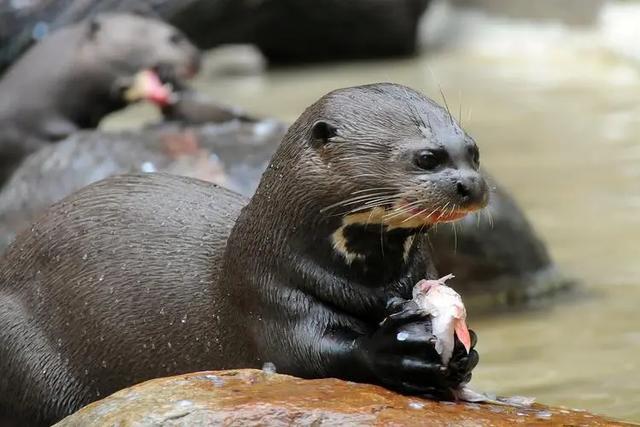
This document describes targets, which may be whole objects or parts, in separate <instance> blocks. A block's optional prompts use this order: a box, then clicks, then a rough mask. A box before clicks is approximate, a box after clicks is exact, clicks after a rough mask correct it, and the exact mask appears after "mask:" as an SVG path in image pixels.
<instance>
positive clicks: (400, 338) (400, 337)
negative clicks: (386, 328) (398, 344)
mask: <svg viewBox="0 0 640 427" xmlns="http://www.w3.org/2000/svg"><path fill="white" fill-rule="evenodd" d="M407 338H409V334H408V333H406V332H398V335H396V339H397V340H398V341H406V339H407Z"/></svg>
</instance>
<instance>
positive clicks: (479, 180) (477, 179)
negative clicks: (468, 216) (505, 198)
mask: <svg viewBox="0 0 640 427" xmlns="http://www.w3.org/2000/svg"><path fill="white" fill-rule="evenodd" d="M456 193H457V195H458V198H459V200H460V205H461V206H462V207H464V208H467V209H469V210H476V209H482V208H484V207H485V206H487V203H488V202H489V186H488V185H487V181H485V179H484V178H483V177H482V176H481V175H480V174H478V173H475V172H474V173H466V174H463V175H461V176H460V177H459V178H458V180H457V182H456Z"/></svg>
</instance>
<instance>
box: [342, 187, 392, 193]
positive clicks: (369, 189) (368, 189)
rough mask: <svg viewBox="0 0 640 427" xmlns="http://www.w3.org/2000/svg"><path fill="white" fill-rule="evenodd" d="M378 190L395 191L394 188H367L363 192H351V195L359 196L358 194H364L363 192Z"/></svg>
mask: <svg viewBox="0 0 640 427" xmlns="http://www.w3.org/2000/svg"><path fill="white" fill-rule="evenodd" d="M378 190H395V188H393V187H374V188H367V189H365V190H357V191H353V192H352V193H351V194H360V193H365V192H368V191H378Z"/></svg>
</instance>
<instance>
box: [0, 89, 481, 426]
mask: <svg viewBox="0 0 640 427" xmlns="http://www.w3.org/2000/svg"><path fill="white" fill-rule="evenodd" d="M487 193H488V191H487V186H486V184H485V182H484V180H483V179H482V178H481V177H480V175H479V174H478V150H477V147H476V145H475V143H474V141H473V140H472V139H471V138H470V137H469V136H467V135H466V134H465V133H464V131H462V129H460V128H459V126H458V125H457V124H456V123H455V121H454V120H453V119H452V118H451V117H450V115H448V113H447V112H446V111H444V110H443V109H442V108H441V107H439V106H438V105H437V104H435V103H433V102H432V101H430V100H428V99H427V98H425V97H424V96H423V95H421V94H418V93H417V92H414V91H412V90H411V89H408V88H405V87H402V86H397V85H392V84H378V85H369V86H361V87H355V88H347V89H341V90H337V91H334V92H331V93H330V94H328V95H326V96H324V97H323V98H321V99H320V100H319V101H318V102H316V103H315V104H314V105H312V106H311V107H309V108H308V109H307V110H306V111H305V112H304V113H303V114H302V115H301V116H300V118H299V119H298V120H297V121H296V122H295V123H294V124H293V125H292V126H291V128H290V129H289V131H288V133H287V135H286V136H285V138H284V139H283V142H282V144H281V145H280V147H279V148H278V150H277V151H276V153H275V155H274V156H273V159H272V162H271V164H270V166H269V167H268V168H267V171H266V172H265V173H264V175H263V177H262V180H261V183H260V186H259V188H258V190H257V191H256V193H255V195H254V196H253V198H252V199H251V200H250V201H249V202H248V204H247V205H246V206H245V207H244V208H242V206H243V205H245V203H246V199H244V198H242V197H241V196H239V195H237V194H235V193H232V192H230V191H228V190H223V189H221V188H219V187H216V186H213V185H211V184H206V183H203V182H201V181H196V180H192V179H188V178H181V177H175V176H169V175H153V174H150V175H142V176H138V175H129V176H127V175H125V176H120V177H114V178H110V179H107V180H104V181H101V182H99V183H96V184H93V185H91V186H89V187H85V188H84V189H82V190H80V191H78V192H77V193H75V194H73V195H72V196H70V197H68V198H67V199H65V200H63V201H62V202H60V203H58V204H56V205H54V206H53V207H52V208H50V209H49V210H48V211H47V212H46V213H45V214H44V215H42V216H41V217H40V219H39V220H38V221H37V222H36V223H35V224H34V225H33V227H32V228H31V230H28V231H25V232H24V233H21V234H20V235H19V236H18V237H17V239H16V241H15V242H14V243H13V245H12V246H10V247H9V249H8V250H7V252H6V253H5V255H4V256H3V257H2V258H0V266H1V270H0V325H2V328H0V371H2V372H3V375H2V377H0V414H2V413H4V414H12V415H13V416H15V417H18V418H19V419H24V420H32V422H35V421H37V422H39V423H51V422H53V421H56V420H58V419H59V418H61V417H63V416H65V415H67V414H69V413H71V412H73V411H74V410H76V409H78V408H79V407H81V406H83V405H85V404H87V403H89V402H91V401H92V400H95V399H97V398H99V397H100V396H104V395H106V394H109V393H112V392H114V391H116V390H118V389H121V388H124V387H126V386H129V385H131V384H134V383H137V382H140V381H143V380H145V379H149V378H153V377H157V376H164V375H168V374H176V373H181V372H187V371H197V370H205V369H227V368H238V367H260V366H261V365H262V363H264V362H267V361H270V362H274V363H275V364H276V367H277V369H278V371H279V372H282V373H289V374H295V375H299V376H302V377H308V378H313V377H325V376H331V377H338V378H345V379H350V380H354V381H363V382H371V383H376V384H382V385H384V386H386V387H389V388H392V389H396V390H399V391H402V392H406V393H426V392H430V393H448V391H449V390H450V388H452V387H454V386H457V385H458V384H460V383H461V382H463V381H465V380H468V379H469V378H470V375H471V370H472V369H473V367H474V366H475V365H476V363H477V353H475V351H474V350H471V351H470V353H469V354H468V355H467V353H466V351H465V350H464V348H462V349H461V351H455V350H454V354H453V356H452V361H451V363H450V364H449V365H448V366H442V365H441V359H440V357H439V355H438V354H437V352H436V351H435V349H434V347H433V342H432V341H431V340H430V338H431V334H430V324H429V319H428V318H426V317H425V316H424V315H422V314H421V313H417V312H411V311H407V310H404V311H401V312H399V313H396V314H393V316H391V318H388V321H385V322H384V323H383V324H382V325H381V321H382V320H383V319H384V318H385V317H386V316H387V315H390V314H392V313H395V311H396V310H397V309H401V308H402V307H403V304H404V303H407V302H408V300H410V299H411V290H412V288H413V285H414V284H415V283H416V282H417V281H418V280H419V279H421V278H424V277H425V276H426V275H433V272H432V268H431V266H430V260H429V259H428V258H425V257H424V255H423V254H424V252H423V251H422V250H421V248H420V247H421V239H420V233H421V232H423V231H424V230H425V229H427V228H428V227H429V226H430V225H431V224H433V223H437V222H442V221H451V220H454V219H457V218H460V217H462V216H464V215H465V214H466V213H468V212H471V211H473V210H476V209H478V208H480V207H482V206H484V205H485V204H486V201H487ZM241 209H242V212H241V213H240V211H241ZM234 223H235V225H234ZM391 302H393V303H392V304H391ZM400 332H403V333H406V334H407V337H408V339H407V340H406V341H399V340H397V336H398V333H400Z"/></svg>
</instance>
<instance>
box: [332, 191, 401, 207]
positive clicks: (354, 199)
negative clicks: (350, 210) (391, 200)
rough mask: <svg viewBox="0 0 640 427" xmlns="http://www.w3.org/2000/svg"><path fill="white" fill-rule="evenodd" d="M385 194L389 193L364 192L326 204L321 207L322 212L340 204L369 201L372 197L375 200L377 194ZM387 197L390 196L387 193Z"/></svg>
mask: <svg viewBox="0 0 640 427" xmlns="http://www.w3.org/2000/svg"><path fill="white" fill-rule="evenodd" d="M385 195H387V192H379V193H375V194H364V195H360V196H356V197H352V198H349V199H344V200H341V201H340V202H337V203H334V204H332V205H329V206H325V207H324V208H322V209H320V212H326V211H327V210H329V209H332V208H336V207H339V206H346V205H350V204H354V203H359V202H365V201H367V199H372V200H373V199H374V198H375V197H377V196H385ZM385 197H389V196H388V195H387V196H385Z"/></svg>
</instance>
